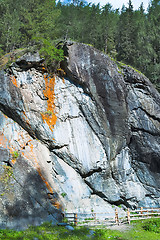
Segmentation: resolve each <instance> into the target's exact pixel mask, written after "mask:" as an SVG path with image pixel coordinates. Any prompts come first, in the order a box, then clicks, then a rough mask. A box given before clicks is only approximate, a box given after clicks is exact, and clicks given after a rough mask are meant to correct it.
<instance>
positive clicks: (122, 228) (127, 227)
mask: <svg viewBox="0 0 160 240" xmlns="http://www.w3.org/2000/svg"><path fill="white" fill-rule="evenodd" d="M107 228H108V229H111V230H118V231H120V232H125V231H129V230H131V229H132V228H134V225H129V224H120V225H113V226H108V227H107Z"/></svg>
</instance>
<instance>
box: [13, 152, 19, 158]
mask: <svg viewBox="0 0 160 240" xmlns="http://www.w3.org/2000/svg"><path fill="white" fill-rule="evenodd" d="M18 156H19V153H18V151H14V152H12V158H13V159H16V158H18Z"/></svg>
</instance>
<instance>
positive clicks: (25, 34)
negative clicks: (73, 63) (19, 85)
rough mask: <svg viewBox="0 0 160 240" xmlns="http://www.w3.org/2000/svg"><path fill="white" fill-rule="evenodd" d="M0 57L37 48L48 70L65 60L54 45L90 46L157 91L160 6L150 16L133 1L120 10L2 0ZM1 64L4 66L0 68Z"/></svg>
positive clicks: (76, 2)
mask: <svg viewBox="0 0 160 240" xmlns="http://www.w3.org/2000/svg"><path fill="white" fill-rule="evenodd" d="M0 3H1V4H0V12H1V21H0V56H1V55H2V54H5V53H7V52H12V51H13V50H14V49H15V48H20V47H21V48H25V47H28V46H32V45H33V44H35V42H36V41H37V40H35V37H36V38H39V40H38V41H39V42H40V43H41V47H40V52H41V54H42V55H43V56H44V57H45V58H46V65H47V67H48V66H51V65H52V67H51V68H55V66H53V65H54V64H53V61H54V62H56V61H57V62H58V61H61V60H63V51H62V49H57V48H56V47H55V44H54V41H55V40H57V41H58V40H60V41H65V40H66V39H72V40H74V41H78V42H83V43H86V44H90V45H92V46H94V47H96V48H98V49H99V50H101V51H103V52H104V53H107V54H109V55H110V56H111V57H113V58H116V59H117V60H118V61H123V62H124V63H126V64H130V65H131V66H133V67H135V68H136V69H138V70H139V71H141V72H142V73H144V74H145V75H146V76H147V77H148V78H149V79H150V80H151V81H152V82H153V83H154V84H155V86H156V87H157V89H158V90H160V78H159V76H160V48H159V46H160V38H159V36H160V24H159V18H160V1H159V0H151V1H150V4H149V7H148V12H145V11H144V7H143V4H141V5H140V7H139V9H138V10H134V8H133V4H132V1H131V0H129V1H128V5H127V7H126V6H123V7H122V9H121V10H119V9H113V8H112V5H111V4H106V5H105V6H103V7H102V8H101V7H100V5H99V4H97V5H96V4H91V3H87V1H84V0H73V1H71V0H68V1H63V3H62V2H61V1H58V2H57V3H56V1H55V0H42V1H41V0H28V1H22V0H16V1H14V0H0ZM0 65H2V64H1V63H0Z"/></svg>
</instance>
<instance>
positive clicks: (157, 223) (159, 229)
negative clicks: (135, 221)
mask: <svg viewBox="0 0 160 240" xmlns="http://www.w3.org/2000/svg"><path fill="white" fill-rule="evenodd" d="M142 227H143V229H144V230H146V231H149V232H155V233H160V219H151V220H149V221H147V222H145V223H144V224H143V225H142Z"/></svg>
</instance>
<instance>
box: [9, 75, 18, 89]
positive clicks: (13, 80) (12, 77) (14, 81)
mask: <svg viewBox="0 0 160 240" xmlns="http://www.w3.org/2000/svg"><path fill="white" fill-rule="evenodd" d="M10 78H11V81H12V83H13V84H14V85H15V86H16V87H18V85H17V79H16V78H15V76H11V77H10Z"/></svg>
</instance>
